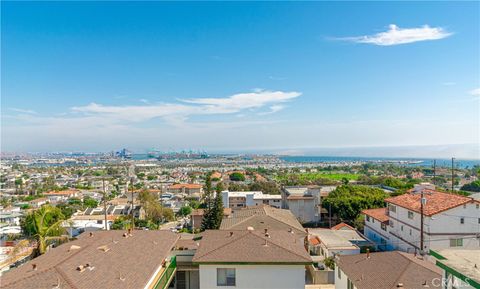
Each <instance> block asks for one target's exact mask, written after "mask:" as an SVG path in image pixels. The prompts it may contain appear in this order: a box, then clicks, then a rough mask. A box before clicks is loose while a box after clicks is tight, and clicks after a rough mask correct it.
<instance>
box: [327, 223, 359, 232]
mask: <svg viewBox="0 0 480 289" xmlns="http://www.w3.org/2000/svg"><path fill="white" fill-rule="evenodd" d="M332 230H355V228H354V227H352V226H350V225H348V224H345V223H340V224H338V225H336V226H333V227H332Z"/></svg>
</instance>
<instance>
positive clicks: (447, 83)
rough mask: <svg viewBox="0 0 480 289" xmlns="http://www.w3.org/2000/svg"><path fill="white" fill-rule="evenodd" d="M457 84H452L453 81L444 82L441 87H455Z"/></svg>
mask: <svg viewBox="0 0 480 289" xmlns="http://www.w3.org/2000/svg"><path fill="white" fill-rule="evenodd" d="M456 84H457V83H456V82H453V81H446V82H443V83H442V85H445V86H452V85H456Z"/></svg>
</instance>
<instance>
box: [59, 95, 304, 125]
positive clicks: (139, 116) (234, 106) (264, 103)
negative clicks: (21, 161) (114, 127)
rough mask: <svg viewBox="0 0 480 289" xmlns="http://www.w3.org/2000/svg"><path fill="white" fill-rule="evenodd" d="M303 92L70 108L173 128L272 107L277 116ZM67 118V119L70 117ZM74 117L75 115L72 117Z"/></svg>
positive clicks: (87, 114)
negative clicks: (202, 118) (196, 119)
mask: <svg viewBox="0 0 480 289" xmlns="http://www.w3.org/2000/svg"><path fill="white" fill-rule="evenodd" d="M300 95H301V93H300V92H296V91H291V92H284V91H270V90H261V89H255V90H254V91H252V92H247V93H239V94H234V95H231V96H228V97H223V98H192V99H179V100H178V101H177V102H172V103H156V104H150V103H145V104H144V105H124V106H107V105H102V104H98V103H90V104H88V105H85V106H76V107H72V108H71V112H72V113H73V114H74V115H76V117H77V118H78V117H95V118H100V119H103V120H105V122H107V121H108V122H114V123H135V122H137V123H138V122H143V121H148V120H151V119H155V118H161V119H163V120H164V121H166V122H168V123H170V124H172V125H180V124H182V123H183V122H185V121H186V120H187V119H188V118H189V117H191V116H195V115H221V114H234V113H242V112H243V113H248V112H255V111H258V110H261V109H263V108H269V109H270V111H269V113H275V112H278V111H280V110H281V109H283V108H284V106H282V105H281V104H282V103H285V102H288V101H291V100H293V99H294V98H296V97H298V96H300ZM67 117H68V116H67ZM70 117H73V116H70Z"/></svg>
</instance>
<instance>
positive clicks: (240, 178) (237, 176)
mask: <svg viewBox="0 0 480 289" xmlns="http://www.w3.org/2000/svg"><path fill="white" fill-rule="evenodd" d="M230 180H231V181H234V182H243V181H245V176H244V175H243V174H242V173H239V172H234V173H231V174H230Z"/></svg>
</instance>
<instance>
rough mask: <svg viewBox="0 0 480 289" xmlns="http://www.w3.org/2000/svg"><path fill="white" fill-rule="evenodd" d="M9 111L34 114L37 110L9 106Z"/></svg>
mask: <svg viewBox="0 0 480 289" xmlns="http://www.w3.org/2000/svg"><path fill="white" fill-rule="evenodd" d="M9 109H10V110H11V111H15V112H19V113H26V114H36V113H37V112H36V111H34V110H31V109H21V108H15V107H11V108H9Z"/></svg>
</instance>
